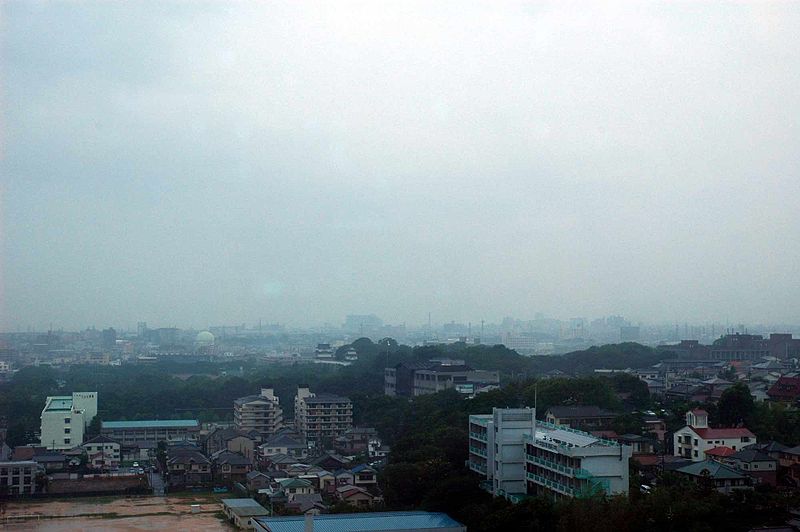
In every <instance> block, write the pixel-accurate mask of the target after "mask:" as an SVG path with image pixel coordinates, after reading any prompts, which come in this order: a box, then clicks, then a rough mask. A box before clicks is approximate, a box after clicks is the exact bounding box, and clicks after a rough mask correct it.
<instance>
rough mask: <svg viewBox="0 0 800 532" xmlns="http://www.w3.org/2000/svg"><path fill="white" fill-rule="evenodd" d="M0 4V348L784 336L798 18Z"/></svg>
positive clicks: (795, 213)
mask: <svg viewBox="0 0 800 532" xmlns="http://www.w3.org/2000/svg"><path fill="white" fill-rule="evenodd" d="M0 12H2V23H1V24H2V26H1V28H2V30H1V31H2V49H0V54H2V61H1V62H0V65H2V78H0V79H2V89H3V90H2V137H1V139H2V161H1V162H0V208H1V209H2V218H1V219H0V220H1V222H0V223H1V224H2V225H0V234H1V235H2V236H1V238H2V248H1V249H2V263H1V264H2V266H1V267H2V271H1V272H0V279H2V288H1V290H2V292H0V301H2V310H1V311H0V330H15V329H20V330H21V329H26V328H28V327H30V326H33V327H36V328H39V329H42V328H46V327H47V326H49V324H50V323H53V326H54V327H64V328H75V327H85V326H87V325H96V326H98V327H100V326H108V325H114V326H116V327H134V326H135V324H136V322H137V321H139V320H142V321H147V322H148V324H149V325H151V326H165V325H177V326H180V327H188V326H195V327H206V326H208V325H216V324H223V323H225V324H232V323H243V322H246V323H254V322H256V323H257V321H258V320H259V319H263V320H265V321H270V322H276V321H277V322H281V323H287V324H290V325H306V324H317V323H322V322H331V323H335V324H338V323H341V322H342V321H343V318H344V315H345V314H348V313H373V312H374V313H376V314H378V315H380V316H381V317H383V318H384V320H385V321H387V322H391V323H400V322H407V323H409V324H415V323H422V322H426V321H427V313H428V312H431V313H432V315H433V320H434V322H437V321H450V320H451V319H452V320H456V321H464V322H466V321H469V320H471V321H473V322H476V321H479V320H480V319H486V320H487V321H498V320H500V319H501V318H502V317H503V316H506V315H512V316H517V317H519V318H531V317H532V316H533V314H534V313H535V312H543V313H545V314H547V315H550V316H556V317H563V318H568V317H572V316H598V315H605V314H611V313H615V314H623V315H625V316H626V317H629V318H630V319H633V320H645V321H656V320H666V321H670V320H680V321H681V322H682V321H683V320H687V319H688V320H712V319H716V320H726V319H727V320H731V322H739V321H751V322H752V321H758V322H792V323H797V322H799V321H800V319H798V316H800V201H798V197H800V53H798V50H800V3H788V2H787V3H767V2H753V3H751V4H747V3H737V4H718V5H714V4H711V3H684V4H676V3H673V2H669V3H666V2H665V3H661V4H659V3H643V2H637V3H633V4H624V3H613V4H612V3H609V4H605V3H598V4H595V7H589V5H588V4H587V3H586V2H578V3H575V4H569V3H564V2H555V3H552V4H548V3H496V2H484V3H469V2H465V1H464V0H459V1H457V2H452V3H443V2H442V3H439V2H421V3H419V4H412V3H409V2H392V3H389V2H364V3H362V4H345V3H342V2H323V3H319V4H300V3H298V2H287V3H267V2H254V3H227V2H226V3H223V2H204V3H191V2H177V3H173V4H165V3H163V2H144V1H142V2H138V1H135V2H99V3H91V2H85V3H84V2H62V3H40V2H3V3H2V4H0Z"/></svg>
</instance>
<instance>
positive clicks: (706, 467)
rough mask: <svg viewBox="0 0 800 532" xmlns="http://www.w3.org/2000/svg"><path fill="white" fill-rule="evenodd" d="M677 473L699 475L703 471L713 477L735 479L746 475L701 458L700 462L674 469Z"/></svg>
mask: <svg viewBox="0 0 800 532" xmlns="http://www.w3.org/2000/svg"><path fill="white" fill-rule="evenodd" d="M676 471H677V472H678V473H683V474H686V475H691V476H693V477H700V476H703V475H704V472H705V473H706V474H708V476H709V477H711V478H713V479H715V480H716V479H737V478H747V475H745V474H744V473H740V472H739V471H737V470H735V469H734V468H732V467H730V466H726V465H725V464H721V463H719V462H717V461H714V460H703V461H702V462H694V463H692V464H690V465H687V466H684V467H681V468H678V469H676Z"/></svg>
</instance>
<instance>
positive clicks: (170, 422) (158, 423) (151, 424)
mask: <svg viewBox="0 0 800 532" xmlns="http://www.w3.org/2000/svg"><path fill="white" fill-rule="evenodd" d="M199 425H200V422H199V421H197V420H196V419H148V420H143V421H103V422H102V426H101V428H104V429H147V428H172V427H175V428H180V427H197V426H199Z"/></svg>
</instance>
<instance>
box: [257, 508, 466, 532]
mask: <svg viewBox="0 0 800 532" xmlns="http://www.w3.org/2000/svg"><path fill="white" fill-rule="evenodd" d="M255 520H256V521H257V522H258V524H259V525H261V527H263V528H266V529H267V530H269V531H270V532H303V530H305V516H302V515H297V516H291V517H258V518H255ZM436 529H443V530H459V531H461V530H466V527H465V526H464V525H462V524H461V523H459V522H458V521H456V520H455V519H453V518H452V517H450V516H449V515H447V514H443V513H432V512H375V513H359V514H326V515H315V516H314V532H368V531H372V530H375V531H384V532H390V531H392V530H436Z"/></svg>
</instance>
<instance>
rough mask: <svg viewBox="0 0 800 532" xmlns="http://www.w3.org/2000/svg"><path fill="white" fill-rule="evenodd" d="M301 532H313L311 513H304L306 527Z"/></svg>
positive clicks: (312, 516)
mask: <svg viewBox="0 0 800 532" xmlns="http://www.w3.org/2000/svg"><path fill="white" fill-rule="evenodd" d="M303 532H314V515H313V514H312V513H311V512H308V513H306V526H305V528H303Z"/></svg>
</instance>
